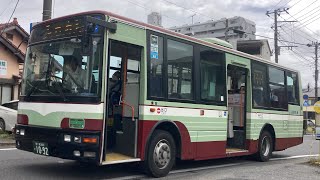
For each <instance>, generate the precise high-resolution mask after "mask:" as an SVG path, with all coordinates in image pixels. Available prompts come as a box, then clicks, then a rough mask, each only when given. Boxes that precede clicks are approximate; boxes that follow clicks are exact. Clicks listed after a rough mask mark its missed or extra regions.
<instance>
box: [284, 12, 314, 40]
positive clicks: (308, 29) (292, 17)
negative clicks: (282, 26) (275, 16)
mask: <svg viewBox="0 0 320 180" xmlns="http://www.w3.org/2000/svg"><path fill="white" fill-rule="evenodd" d="M288 15H289V16H291V17H292V18H293V19H294V20H296V21H297V22H299V23H300V24H301V25H304V24H303V23H302V22H300V21H299V20H298V19H297V18H295V17H293V16H292V15H291V14H290V13H288ZM281 18H283V17H281ZM283 19H284V18H283ZM306 29H308V30H309V31H310V32H312V33H313V34H315V35H317V36H318V37H320V36H319V34H318V33H316V32H314V31H312V30H311V29H310V28H308V27H306ZM301 32H303V33H304V34H306V35H308V36H309V37H311V38H313V39H315V38H314V37H312V36H310V35H309V34H307V33H306V32H304V31H301Z"/></svg>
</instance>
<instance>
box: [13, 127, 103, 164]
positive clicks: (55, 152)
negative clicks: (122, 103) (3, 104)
mask: <svg viewBox="0 0 320 180" xmlns="http://www.w3.org/2000/svg"><path fill="white" fill-rule="evenodd" d="M21 130H24V135H20V134H17V133H16V135H15V138H16V147H17V149H20V150H24V151H29V152H34V149H33V141H36V142H43V143H47V144H48V149H49V156H53V157H59V158H63V159H72V160H79V161H87V162H96V163H98V162H99V156H100V143H101V142H100V139H101V132H100V131H82V130H71V129H60V128H49V127H36V126H30V125H16V127H15V131H16V132H19V131H21ZM64 135H70V136H71V142H65V141H64ZM75 136H77V137H79V136H81V137H82V138H83V137H97V138H98V141H97V143H96V144H87V143H77V142H74V141H73V139H74V137H75ZM74 151H79V152H80V156H75V155H74ZM85 152H90V153H95V157H84V153H85Z"/></svg>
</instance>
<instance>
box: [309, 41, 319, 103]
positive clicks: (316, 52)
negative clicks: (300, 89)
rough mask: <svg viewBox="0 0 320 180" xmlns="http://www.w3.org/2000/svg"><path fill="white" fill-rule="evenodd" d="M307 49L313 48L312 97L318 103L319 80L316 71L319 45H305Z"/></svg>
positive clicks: (317, 71)
mask: <svg viewBox="0 0 320 180" xmlns="http://www.w3.org/2000/svg"><path fill="white" fill-rule="evenodd" d="M307 46H308V47H312V46H314V54H315V58H314V66H315V71H314V97H315V98H316V100H317V101H318V78H319V70H318V49H319V43H318V42H312V44H307Z"/></svg>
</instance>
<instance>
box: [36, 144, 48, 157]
mask: <svg viewBox="0 0 320 180" xmlns="http://www.w3.org/2000/svg"><path fill="white" fill-rule="evenodd" d="M33 152H34V153H36V154H40V155H44V156H49V147H48V143H45V142H36V141H33Z"/></svg>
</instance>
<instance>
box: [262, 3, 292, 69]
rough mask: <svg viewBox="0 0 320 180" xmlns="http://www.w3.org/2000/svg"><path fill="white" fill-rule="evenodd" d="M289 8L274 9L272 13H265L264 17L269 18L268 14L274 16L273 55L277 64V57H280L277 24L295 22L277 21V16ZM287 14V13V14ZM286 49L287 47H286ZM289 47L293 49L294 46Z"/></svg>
mask: <svg viewBox="0 0 320 180" xmlns="http://www.w3.org/2000/svg"><path fill="white" fill-rule="evenodd" d="M288 9H289V8H282V9H275V10H274V11H271V12H269V11H267V13H266V15H267V16H269V17H270V14H274V55H275V58H274V60H275V62H276V63H278V62H279V55H280V47H279V46H278V40H279V38H278V22H295V21H278V16H280V14H281V13H282V12H287V10H288ZM287 13H288V12H287ZM286 47H288V46H286ZM290 47H294V46H290ZM288 48H289V47H288Z"/></svg>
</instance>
